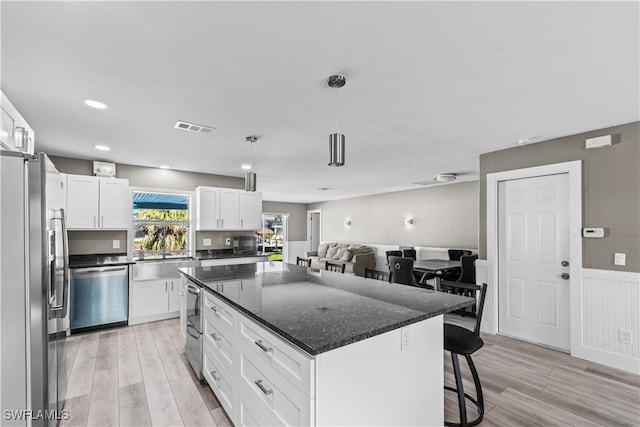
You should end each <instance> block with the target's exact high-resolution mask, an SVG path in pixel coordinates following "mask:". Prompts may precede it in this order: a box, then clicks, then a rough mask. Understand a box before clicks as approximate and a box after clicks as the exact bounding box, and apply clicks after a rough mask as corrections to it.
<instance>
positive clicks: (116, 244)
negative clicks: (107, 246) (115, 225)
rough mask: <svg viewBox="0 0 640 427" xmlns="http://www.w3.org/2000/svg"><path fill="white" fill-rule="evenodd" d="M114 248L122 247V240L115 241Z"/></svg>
mask: <svg viewBox="0 0 640 427" xmlns="http://www.w3.org/2000/svg"><path fill="white" fill-rule="evenodd" d="M113 249H120V240H114V241H113Z"/></svg>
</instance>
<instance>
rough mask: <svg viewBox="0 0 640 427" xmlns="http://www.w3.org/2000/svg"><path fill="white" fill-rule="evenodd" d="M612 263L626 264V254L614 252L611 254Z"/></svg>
mask: <svg viewBox="0 0 640 427" xmlns="http://www.w3.org/2000/svg"><path fill="white" fill-rule="evenodd" d="M613 263H614V264H615V265H627V254H621V253H617V252H616V253H615V255H614V256H613Z"/></svg>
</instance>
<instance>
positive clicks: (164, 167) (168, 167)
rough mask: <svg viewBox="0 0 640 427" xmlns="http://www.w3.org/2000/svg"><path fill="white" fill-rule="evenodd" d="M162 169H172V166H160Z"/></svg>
mask: <svg viewBox="0 0 640 427" xmlns="http://www.w3.org/2000/svg"><path fill="white" fill-rule="evenodd" d="M158 167H159V168H160V169H171V166H167V165H160V166H158Z"/></svg>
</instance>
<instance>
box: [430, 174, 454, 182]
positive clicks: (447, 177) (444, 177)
mask: <svg viewBox="0 0 640 427" xmlns="http://www.w3.org/2000/svg"><path fill="white" fill-rule="evenodd" d="M456 177H457V175H456V174H455V173H441V174H438V175H436V176H434V177H433V179H434V180H435V181H438V182H451V181H455V180H456Z"/></svg>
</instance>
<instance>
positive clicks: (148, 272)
mask: <svg viewBox="0 0 640 427" xmlns="http://www.w3.org/2000/svg"><path fill="white" fill-rule="evenodd" d="M199 266H200V261H198V260H197V259H195V258H180V259H154V260H144V261H137V262H136V263H135V264H134V265H133V269H132V271H133V272H132V275H133V277H132V279H133V280H153V279H166V278H171V277H176V278H177V277H180V272H179V271H178V269H179V268H184V267H199Z"/></svg>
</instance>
